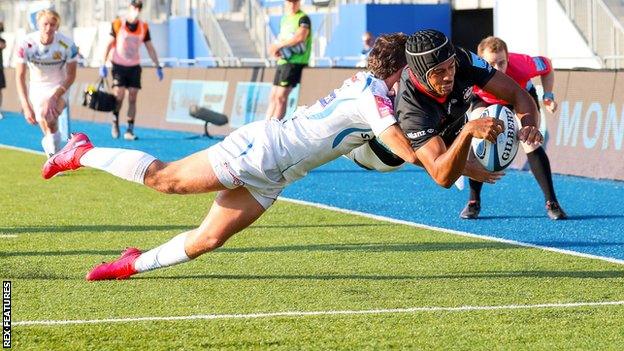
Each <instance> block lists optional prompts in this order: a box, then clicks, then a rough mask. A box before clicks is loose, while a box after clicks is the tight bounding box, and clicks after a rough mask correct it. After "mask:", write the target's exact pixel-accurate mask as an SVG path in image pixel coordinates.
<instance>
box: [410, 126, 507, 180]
mask: <svg viewBox="0 0 624 351" xmlns="http://www.w3.org/2000/svg"><path fill="white" fill-rule="evenodd" d="M502 131H503V124H502V122H501V121H499V120H496V119H494V118H479V119H477V120H474V121H470V122H468V123H466V125H465V126H464V128H463V129H462V131H461V132H460V133H459V135H458V136H457V138H455V141H453V143H452V144H451V146H450V147H449V148H448V149H447V148H446V145H445V144H444V141H443V140H442V138H441V137H439V136H434V137H433V138H431V139H429V141H428V142H427V143H426V144H425V145H423V146H422V147H420V148H419V149H417V150H416V157H417V158H418V160H420V162H422V164H423V166H424V167H425V169H426V170H427V173H429V175H430V176H431V178H433V180H435V182H436V183H438V185H440V186H442V187H445V188H450V187H451V186H452V185H453V184H454V183H455V181H456V180H457V178H459V176H461V175H462V174H463V172H464V169H465V167H466V160H467V159H468V152H469V151H470V142H471V141H472V138H473V137H475V138H480V139H487V140H489V141H491V142H494V141H495V140H496V137H497V136H498V134H500V133H502Z"/></svg>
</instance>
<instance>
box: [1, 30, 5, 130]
mask: <svg viewBox="0 0 624 351" xmlns="http://www.w3.org/2000/svg"><path fill="white" fill-rule="evenodd" d="M2 32H4V23H2V22H0V33H2ZM4 48H6V41H5V40H4V39H2V37H0V119H2V90H3V89H4V88H6V81H5V79H4V60H3V59H2V51H3V50H4Z"/></svg>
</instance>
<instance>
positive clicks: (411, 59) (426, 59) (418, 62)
mask: <svg viewBox="0 0 624 351" xmlns="http://www.w3.org/2000/svg"><path fill="white" fill-rule="evenodd" d="M405 56H406V58H407V65H408V67H409V68H410V70H411V71H412V72H413V73H414V75H415V76H416V77H417V78H418V80H419V81H420V82H421V84H423V85H424V86H426V87H428V88H429V89H432V90H433V88H432V87H431V85H429V82H428V81H427V76H428V75H429V72H430V71H431V70H432V69H434V68H435V67H436V66H437V65H439V64H440V63H442V62H444V61H446V60H448V59H449V58H451V57H454V56H455V47H454V46H453V44H452V43H451V41H450V40H449V39H448V38H447V36H446V35H444V34H443V33H441V32H439V31H437V30H434V29H425V30H419V31H417V32H415V33H414V34H412V35H410V36H409V38H408V39H407V43H405Z"/></svg>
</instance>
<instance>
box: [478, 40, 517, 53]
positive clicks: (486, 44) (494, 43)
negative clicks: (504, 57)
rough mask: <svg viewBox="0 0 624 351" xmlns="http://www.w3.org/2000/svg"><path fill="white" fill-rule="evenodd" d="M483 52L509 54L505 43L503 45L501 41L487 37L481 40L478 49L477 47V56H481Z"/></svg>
mask: <svg viewBox="0 0 624 351" xmlns="http://www.w3.org/2000/svg"><path fill="white" fill-rule="evenodd" d="M485 50H490V51H491V52H500V51H504V52H505V54H508V53H509V51H507V43H505V42H504V41H503V39H501V38H499V37H495V36H489V37H487V38H485V39H483V40H481V42H480V43H479V47H477V54H479V56H481V55H483V52H484V51H485Z"/></svg>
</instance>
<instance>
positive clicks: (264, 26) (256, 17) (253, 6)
mask: <svg viewBox="0 0 624 351" xmlns="http://www.w3.org/2000/svg"><path fill="white" fill-rule="evenodd" d="M243 12H244V15H245V27H247V29H248V30H249V35H250V36H251V40H252V41H253V42H254V45H255V46H256V51H257V52H258V53H260V57H262V58H267V57H268V56H269V54H268V49H267V48H268V46H269V43H271V42H273V41H274V40H275V36H274V35H273V33H271V30H270V29H269V17H268V16H267V14H266V13H265V12H264V9H263V8H262V6H260V4H259V3H258V0H245V4H244V5H243Z"/></svg>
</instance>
